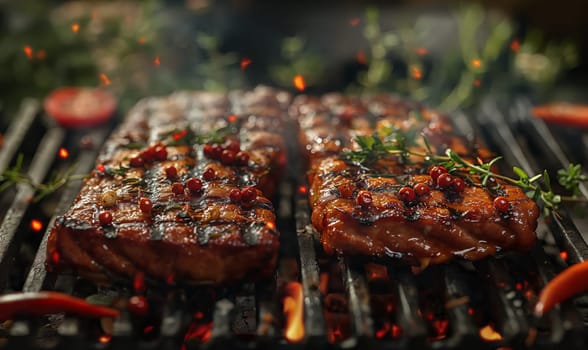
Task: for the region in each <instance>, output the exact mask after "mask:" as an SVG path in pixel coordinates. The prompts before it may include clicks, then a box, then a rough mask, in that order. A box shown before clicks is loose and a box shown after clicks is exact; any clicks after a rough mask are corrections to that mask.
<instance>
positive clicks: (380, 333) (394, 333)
mask: <svg viewBox="0 0 588 350" xmlns="http://www.w3.org/2000/svg"><path fill="white" fill-rule="evenodd" d="M387 335H390V337H392V338H399V337H400V336H401V335H402V329H401V328H400V327H399V326H398V325H396V324H392V325H390V323H388V322H385V323H384V325H383V326H382V328H380V329H378V330H377V331H376V338H378V339H383V338H384V337H386V336H387Z"/></svg>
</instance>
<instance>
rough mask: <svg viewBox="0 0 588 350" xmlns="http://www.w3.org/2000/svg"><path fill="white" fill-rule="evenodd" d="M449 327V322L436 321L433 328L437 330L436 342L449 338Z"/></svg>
mask: <svg viewBox="0 0 588 350" xmlns="http://www.w3.org/2000/svg"><path fill="white" fill-rule="evenodd" d="M448 326H449V321H448V320H434V321H433V328H434V329H435V334H436V336H435V337H434V339H435V340H440V339H445V337H447V327H448Z"/></svg>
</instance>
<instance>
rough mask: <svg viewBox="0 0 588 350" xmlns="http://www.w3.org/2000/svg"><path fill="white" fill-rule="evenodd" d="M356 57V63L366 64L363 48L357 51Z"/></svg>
mask: <svg viewBox="0 0 588 350" xmlns="http://www.w3.org/2000/svg"><path fill="white" fill-rule="evenodd" d="M356 57H357V63H359V64H366V62H367V60H366V58H365V53H363V50H359V51H357V55H356Z"/></svg>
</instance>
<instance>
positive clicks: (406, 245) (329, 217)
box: [290, 94, 538, 264]
mask: <svg viewBox="0 0 588 350" xmlns="http://www.w3.org/2000/svg"><path fill="white" fill-rule="evenodd" d="M290 113H291V115H292V116H293V117H294V118H296V119H298V120H299V121H300V127H301V132H300V143H301V146H302V149H303V153H304V154H306V156H307V161H308V169H309V172H308V179H309V184H310V191H309V194H310V204H311V208H312V222H313V224H314V226H315V227H316V229H317V230H318V231H319V232H320V235H321V241H322V244H323V247H324V249H325V250H326V251H327V252H331V253H332V252H337V253H342V254H352V255H363V256H381V257H383V256H389V257H393V258H398V259H399V260H401V261H404V262H408V263H412V264H419V263H420V264H428V263H439V262H444V261H447V260H450V259H452V258H454V257H462V258H465V259H468V260H476V259H481V258H483V257H486V256H490V255H493V254H496V253H497V252H499V251H501V250H518V251H524V250H526V249H529V248H530V247H531V246H532V245H533V242H534V240H535V233H534V230H535V228H536V225H537V217H538V209H537V206H536V204H535V203H534V202H533V201H532V200H531V199H529V198H528V197H527V196H526V195H525V194H524V193H523V192H522V191H521V190H520V188H518V187H516V186H511V185H508V184H506V183H503V182H501V181H499V180H496V179H491V180H493V181H495V183H494V182H493V183H492V184H491V186H481V185H480V179H479V178H478V177H476V176H469V178H466V180H465V181H461V180H458V181H460V184H459V187H460V188H459V189H458V190H456V189H455V188H457V187H452V186H449V187H448V188H443V186H441V185H439V184H438V183H437V182H436V181H434V180H433V179H432V178H431V176H430V175H429V169H430V166H429V165H427V164H426V163H425V162H424V161H423V158H422V157H414V156H406V155H405V156H404V157H403V156H400V155H385V156H381V157H379V158H378V159H376V160H375V161H374V162H373V163H372V164H370V165H369V166H364V165H363V164H357V163H354V162H351V161H350V160H349V159H342V157H341V152H342V151H344V150H346V149H352V150H353V149H355V150H357V149H359V148H360V147H359V146H358V144H357V143H355V142H354V140H355V136H358V135H372V134H373V132H374V131H380V130H382V129H387V130H397V131H400V133H399V134H398V135H401V136H402V137H404V138H407V135H419V134H422V135H424V136H425V137H426V139H427V140H428V143H429V144H430V148H431V151H432V152H433V153H434V154H444V152H445V150H446V149H447V148H451V149H452V150H454V151H455V152H456V153H458V154H459V155H460V156H461V157H463V158H465V159H469V160H475V159H477V158H480V159H484V160H488V159H489V158H490V157H491V154H490V152H489V151H488V150H487V149H485V148H483V147H480V146H479V145H473V144H471V142H467V141H466V140H465V139H464V138H462V137H459V136H457V135H456V134H455V132H454V130H453V127H452V124H451V122H450V121H449V120H448V118H447V117H446V116H443V115H440V114H438V113H435V112H434V111H431V110H428V109H425V108H423V107H422V106H419V105H417V104H413V103H410V102H406V101H403V100H401V99H398V98H395V97H391V96H374V97H368V98H356V97H346V96H342V95H339V94H330V95H325V96H323V97H322V98H320V99H319V98H312V97H308V96H299V97H297V98H296V99H295V100H294V101H293V103H292V106H291V107H290ZM401 136H397V137H401ZM409 141H410V140H404V141H403V142H409ZM412 141H413V143H412V144H410V145H409V149H411V150H413V151H420V152H425V151H426V148H425V144H424V141H422V138H420V137H419V138H418V139H417V138H415V139H414V140H412ZM395 142H399V141H398V139H396V140H395ZM451 179H453V177H451ZM452 181H453V180H452ZM417 184H425V185H426V187H425V189H426V191H423V192H424V193H423V192H421V194H420V195H419V194H416V195H415V194H414V191H413V192H412V193H410V190H408V194H407V192H406V191H407V190H404V191H405V192H404V193H400V189H401V188H406V187H409V188H411V189H413V190H415V189H416V185H417ZM419 187H420V188H423V187H424V185H419ZM413 196H414V197H413ZM498 196H502V197H504V198H505V199H506V201H503V202H502V204H503V205H502V206H500V205H499V206H497V204H496V203H495V202H494V200H495V198H496V197H498ZM501 200H502V198H501Z"/></svg>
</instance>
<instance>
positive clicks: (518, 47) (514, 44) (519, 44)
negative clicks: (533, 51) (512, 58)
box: [510, 39, 521, 52]
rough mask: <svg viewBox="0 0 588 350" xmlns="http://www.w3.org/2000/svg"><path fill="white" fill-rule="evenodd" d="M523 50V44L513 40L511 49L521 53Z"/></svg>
mask: <svg viewBox="0 0 588 350" xmlns="http://www.w3.org/2000/svg"><path fill="white" fill-rule="evenodd" d="M520 48H521V43H520V42H519V41H518V40H516V39H515V40H513V41H511V42H510V49H511V50H512V51H513V52H519V49H520Z"/></svg>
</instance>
